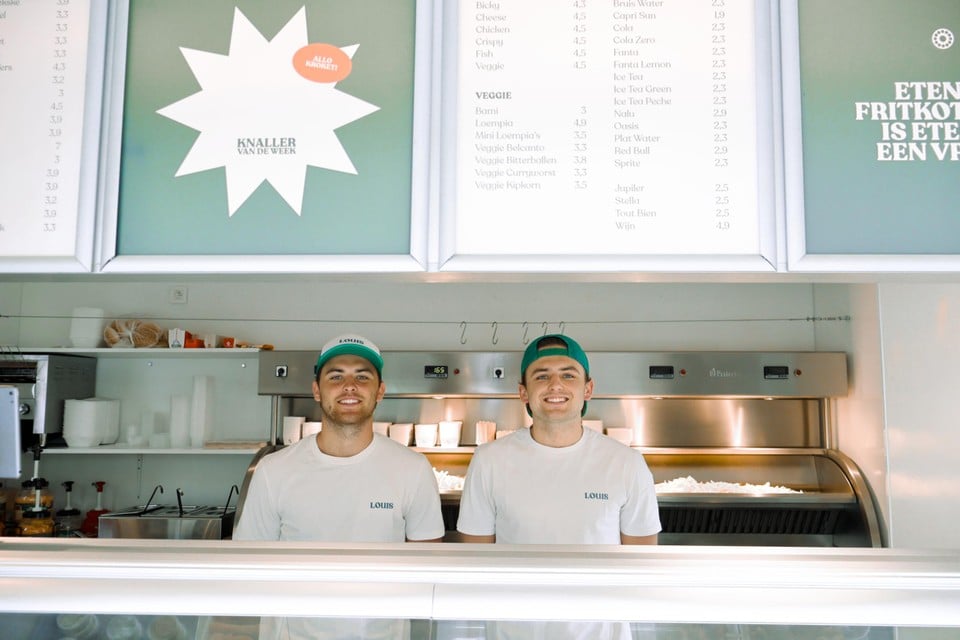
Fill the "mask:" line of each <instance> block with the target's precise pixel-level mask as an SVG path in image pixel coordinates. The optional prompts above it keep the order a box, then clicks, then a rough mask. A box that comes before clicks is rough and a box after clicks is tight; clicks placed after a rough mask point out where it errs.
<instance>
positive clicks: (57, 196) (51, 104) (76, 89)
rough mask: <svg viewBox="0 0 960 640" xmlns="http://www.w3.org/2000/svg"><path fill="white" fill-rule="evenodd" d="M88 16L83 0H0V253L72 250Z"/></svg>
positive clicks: (67, 253) (44, 254)
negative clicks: (1, 167)
mask: <svg viewBox="0 0 960 640" xmlns="http://www.w3.org/2000/svg"><path fill="white" fill-rule="evenodd" d="M89 19H90V0H0V140H2V141H3V146H2V148H0V154H2V158H0V162H2V163H3V171H0V256H3V257H69V256H73V255H74V253H75V246H76V239H77V221H78V207H79V193H80V158H81V151H82V143H83V136H82V133H83V118H84V88H85V84H86V73H87V36H88V29H89ZM93 144H96V142H95V141H94V142H93Z"/></svg>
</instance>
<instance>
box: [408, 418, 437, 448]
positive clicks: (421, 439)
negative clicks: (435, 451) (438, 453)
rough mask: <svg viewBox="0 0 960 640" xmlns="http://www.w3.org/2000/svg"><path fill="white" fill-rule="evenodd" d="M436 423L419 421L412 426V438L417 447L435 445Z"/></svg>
mask: <svg viewBox="0 0 960 640" xmlns="http://www.w3.org/2000/svg"><path fill="white" fill-rule="evenodd" d="M437 427H438V425H437V423H436V422H429V423H421V424H417V425H414V426H413V440H414V442H415V443H416V444H417V446H418V447H435V446H437Z"/></svg>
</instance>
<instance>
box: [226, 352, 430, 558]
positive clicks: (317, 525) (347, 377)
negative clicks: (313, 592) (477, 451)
mask: <svg viewBox="0 0 960 640" xmlns="http://www.w3.org/2000/svg"><path fill="white" fill-rule="evenodd" d="M382 370H383V357H382V356H381V355H380V350H379V349H378V348H377V346H376V345H374V344H373V343H372V342H370V341H369V340H367V339H366V338H363V337H361V336H356V335H343V336H339V337H337V338H334V339H333V340H331V341H330V342H328V343H327V344H325V345H324V346H323V349H322V350H321V351H320V356H319V357H318V358H317V365H316V367H315V368H314V373H315V374H316V375H315V378H314V381H313V397H314V400H316V401H317V403H318V404H319V408H320V412H321V415H322V417H323V418H322V422H323V428H322V429H321V431H320V433H318V434H317V435H316V437H313V438H304V439H303V440H301V441H300V442H298V443H296V444H294V445H291V446H289V447H286V448H284V449H282V450H280V451H278V452H275V453H272V454H270V455H268V456H266V457H265V458H263V460H261V461H260V464H259V465H258V466H257V470H256V472H255V473H254V474H253V478H252V479H251V482H250V486H249V487H248V489H247V496H246V500H245V501H244V506H243V512H242V514H241V517H240V521H239V522H238V523H237V527H236V528H235V529H234V534H233V538H234V540H318V541H324V542H403V541H404V540H410V541H426V542H439V541H440V540H441V539H442V538H443V533H444V526H443V518H442V516H441V515H440V494H439V492H438V490H437V480H436V477H435V475H434V473H433V470H432V469H431V467H430V463H429V461H428V460H427V459H426V457H424V456H423V455H421V454H419V453H416V452H414V451H412V450H410V449H408V448H407V447H404V446H403V445H401V444H399V443H397V442H394V441H393V440H390V439H389V438H386V437H384V436H382V435H379V434H375V433H374V432H373V413H374V410H375V409H376V407H377V403H379V402H380V400H381V399H382V398H383V394H384V392H385V391H386V385H385V384H384V382H383V380H382V379H381V373H382Z"/></svg>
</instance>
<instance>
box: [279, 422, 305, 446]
mask: <svg viewBox="0 0 960 640" xmlns="http://www.w3.org/2000/svg"><path fill="white" fill-rule="evenodd" d="M305 421H306V418H304V417H303V416H284V417H283V434H282V438H283V444H293V443H295V442H300V438H301V437H303V431H302V430H303V423H304V422H305Z"/></svg>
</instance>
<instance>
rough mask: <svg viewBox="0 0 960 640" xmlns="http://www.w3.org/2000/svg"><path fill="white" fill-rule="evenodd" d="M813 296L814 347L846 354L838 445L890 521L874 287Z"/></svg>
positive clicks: (829, 289) (827, 289) (822, 289)
mask: <svg viewBox="0 0 960 640" xmlns="http://www.w3.org/2000/svg"><path fill="white" fill-rule="evenodd" d="M815 297H816V300H815V310H816V315H817V316H819V317H821V318H826V319H824V320H821V321H818V322H817V323H816V326H817V332H816V348H817V349H818V350H821V351H844V352H846V353H847V354H849V355H848V358H847V360H848V366H849V370H848V373H849V376H850V393H849V395H848V396H847V397H846V398H840V399H839V400H838V401H837V402H836V412H837V414H836V422H837V424H838V425H839V429H838V433H837V434H836V435H837V442H836V448H837V449H839V450H840V451H842V452H844V453H845V454H847V455H848V456H850V457H851V458H853V459H854V461H856V463H857V465H858V466H859V467H860V469H861V471H863V473H864V476H865V477H866V479H867V482H868V484H869V485H870V487H871V489H872V490H873V492H874V495H875V497H876V501H877V504H878V505H879V507H880V510H881V512H882V514H883V520H884V522H887V523H889V522H890V519H891V510H890V498H889V492H888V487H887V451H886V436H885V432H884V416H883V362H882V359H881V354H880V318H879V309H878V307H879V301H878V298H877V287H876V285H872V284H860V285H818V286H817V287H816V296H815ZM834 318H840V319H834ZM848 318H849V319H848Z"/></svg>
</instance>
